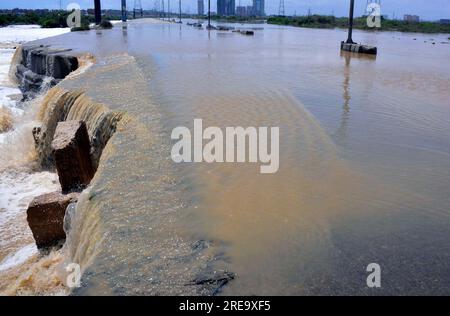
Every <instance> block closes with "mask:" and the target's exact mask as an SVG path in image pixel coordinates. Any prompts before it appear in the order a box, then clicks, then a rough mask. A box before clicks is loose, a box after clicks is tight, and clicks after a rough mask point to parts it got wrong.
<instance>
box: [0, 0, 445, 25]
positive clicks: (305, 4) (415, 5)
mask: <svg viewBox="0 0 450 316" xmlns="http://www.w3.org/2000/svg"><path fill="white" fill-rule="evenodd" d="M171 1H172V3H173V8H175V7H178V6H175V2H178V1H177V0H171ZM206 1H207V0H205V13H206V11H207V2H206ZM72 2H76V3H79V4H80V6H81V7H82V8H91V7H93V2H94V1H93V0H67V1H66V0H62V1H61V3H62V6H63V7H66V6H67V5H68V4H69V3H72ZM216 2H217V0H212V1H211V11H214V12H217V3H216ZM133 3H134V1H133V0H128V7H129V8H132V6H133ZM197 3H198V0H182V10H183V12H189V13H192V14H195V13H197ZM154 4H155V1H154V0H142V6H143V8H144V10H151V9H153V8H154ZM235 5H236V6H239V5H241V6H251V5H253V0H235ZM365 5H366V1H364V0H359V1H358V0H357V1H356V8H355V11H356V15H362V13H363V12H364V7H365ZM278 6H279V0H266V1H265V13H266V14H267V15H272V14H277V13H278ZM59 7H60V1H59V0H41V1H39V2H37V1H31V0H2V2H1V3H0V8H1V9H13V8H28V9H38V8H45V9H58V8H59ZM102 7H103V8H104V9H120V0H102ZM285 7H286V14H287V15H294V14H296V15H305V14H307V12H308V10H311V12H312V13H313V14H327V15H329V14H334V15H335V16H346V15H347V14H348V0H285ZM394 13H395V15H396V17H397V18H403V15H405V14H411V15H419V16H420V17H421V19H425V20H438V19H444V18H450V1H448V0H435V1H433V4H432V5H431V4H430V1H426V0H391V1H388V0H385V1H384V2H382V14H383V15H387V16H389V17H392V15H393V14H394Z"/></svg>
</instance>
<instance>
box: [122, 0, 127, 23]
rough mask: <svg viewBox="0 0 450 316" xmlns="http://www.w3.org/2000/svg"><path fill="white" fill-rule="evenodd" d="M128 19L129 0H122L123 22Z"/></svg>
mask: <svg viewBox="0 0 450 316" xmlns="http://www.w3.org/2000/svg"><path fill="white" fill-rule="evenodd" d="M126 21H127V0H122V22H126Z"/></svg>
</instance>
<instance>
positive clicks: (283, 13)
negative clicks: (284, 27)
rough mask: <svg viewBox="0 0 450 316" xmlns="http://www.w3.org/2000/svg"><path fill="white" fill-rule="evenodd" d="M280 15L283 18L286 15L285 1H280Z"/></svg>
mask: <svg viewBox="0 0 450 316" xmlns="http://www.w3.org/2000/svg"><path fill="white" fill-rule="evenodd" d="M278 15H281V16H284V15H285V10H284V0H280V6H279V7H278Z"/></svg>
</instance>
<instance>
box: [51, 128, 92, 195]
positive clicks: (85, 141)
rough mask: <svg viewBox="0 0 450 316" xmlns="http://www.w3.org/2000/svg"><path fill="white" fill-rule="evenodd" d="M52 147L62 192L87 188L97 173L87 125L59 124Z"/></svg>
mask: <svg viewBox="0 0 450 316" xmlns="http://www.w3.org/2000/svg"><path fill="white" fill-rule="evenodd" d="M51 146H52V151H53V156H54V159H55V166H56V170H57V172H58V176H59V182H60V183H61V188H62V191H63V192H64V193H67V192H77V191H81V190H83V189H84V188H86V187H87V186H88V185H89V183H90V182H91V180H92V178H93V177H94V173H95V171H94V168H93V166H92V159H91V156H90V142H89V136H88V131H87V128H86V124H85V123H84V122H83V121H66V122H59V123H58V125H57V127H56V130H55V135H54V138H53V141H52V145H51Z"/></svg>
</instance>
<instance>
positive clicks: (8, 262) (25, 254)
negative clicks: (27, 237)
mask: <svg viewBox="0 0 450 316" xmlns="http://www.w3.org/2000/svg"><path fill="white" fill-rule="evenodd" d="M36 254H38V249H37V247H36V245H35V244H29V245H27V246H25V247H23V248H20V249H19V250H18V251H17V252H16V253H14V254H13V255H10V256H8V257H6V258H5V260H3V261H2V262H1V263H0V271H6V270H8V269H11V268H13V267H15V266H18V265H19V264H22V263H24V262H25V261H27V260H28V259H29V258H31V257H32V256H34V255H36Z"/></svg>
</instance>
